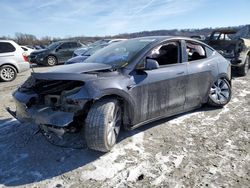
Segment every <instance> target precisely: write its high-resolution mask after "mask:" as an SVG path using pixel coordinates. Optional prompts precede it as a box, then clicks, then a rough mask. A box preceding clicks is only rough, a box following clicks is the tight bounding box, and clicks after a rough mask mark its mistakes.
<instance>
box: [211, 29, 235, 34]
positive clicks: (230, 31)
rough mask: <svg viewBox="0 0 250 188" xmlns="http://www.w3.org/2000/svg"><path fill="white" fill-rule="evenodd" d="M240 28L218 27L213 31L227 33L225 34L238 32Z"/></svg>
mask: <svg viewBox="0 0 250 188" xmlns="http://www.w3.org/2000/svg"><path fill="white" fill-rule="evenodd" d="M237 31H238V29H216V30H214V31H213V33H215V32H220V33H225V34H234V33H237Z"/></svg>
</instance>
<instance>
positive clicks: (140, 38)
mask: <svg viewBox="0 0 250 188" xmlns="http://www.w3.org/2000/svg"><path fill="white" fill-rule="evenodd" d="M131 39H135V40H154V41H155V42H161V41H165V40H171V39H175V40H189V41H194V42H198V43H202V42H201V41H198V40H196V39H193V38H190V37H183V36H148V37H138V38H131Z"/></svg>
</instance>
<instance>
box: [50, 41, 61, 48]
mask: <svg viewBox="0 0 250 188" xmlns="http://www.w3.org/2000/svg"><path fill="white" fill-rule="evenodd" d="M60 44H61V43H60V42H53V43H52V44H50V45H49V46H48V47H47V48H48V49H53V48H56V47H57V46H58V45H60Z"/></svg>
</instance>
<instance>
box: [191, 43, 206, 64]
mask: <svg viewBox="0 0 250 188" xmlns="http://www.w3.org/2000/svg"><path fill="white" fill-rule="evenodd" d="M186 52H187V55H188V61H196V60H200V59H204V58H206V51H205V49H204V47H203V46H202V45H201V44H198V43H195V42H191V41H187V42H186Z"/></svg>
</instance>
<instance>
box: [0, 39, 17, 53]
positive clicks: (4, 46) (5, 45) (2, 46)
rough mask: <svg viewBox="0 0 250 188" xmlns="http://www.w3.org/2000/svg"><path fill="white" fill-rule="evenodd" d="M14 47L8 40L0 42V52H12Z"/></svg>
mask: <svg viewBox="0 0 250 188" xmlns="http://www.w3.org/2000/svg"><path fill="white" fill-rule="evenodd" d="M15 50H16V48H15V47H14V46H13V45H12V44H10V43H9V42H0V53H8V52H14V51H15Z"/></svg>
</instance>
